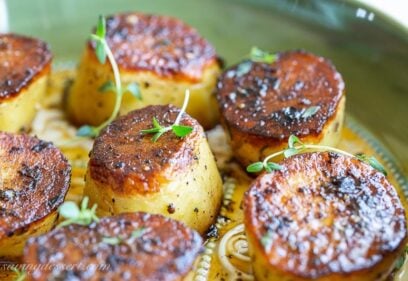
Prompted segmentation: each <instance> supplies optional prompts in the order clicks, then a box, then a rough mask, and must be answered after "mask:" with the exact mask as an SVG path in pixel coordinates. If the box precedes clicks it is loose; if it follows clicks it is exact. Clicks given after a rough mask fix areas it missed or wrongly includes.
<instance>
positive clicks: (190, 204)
mask: <svg viewBox="0 0 408 281" xmlns="http://www.w3.org/2000/svg"><path fill="white" fill-rule="evenodd" d="M179 112H180V109H178V108H176V107H174V106H172V105H167V106H164V105H160V106H158V105H156V106H148V107H146V108H143V109H139V110H135V111H132V112H130V113H128V114H127V115H124V116H121V117H119V118H117V119H116V120H115V121H114V122H112V123H111V124H110V125H109V126H108V127H107V128H106V129H104V130H103V131H102V132H101V134H100V135H99V136H98V137H97V138H96V139H95V143H94V146H93V148H92V151H91V153H90V161H89V164H88V171H87V175H86V185H85V190H84V194H85V195H86V196H89V198H90V201H91V202H92V203H97V204H98V214H100V215H113V214H118V213H122V212H134V211H143V212H150V213H160V214H163V215H165V216H168V217H171V218H173V219H177V220H181V221H183V222H184V223H186V224H187V225H188V226H190V227H192V228H194V229H196V230H198V231H199V232H200V233H203V232H205V231H206V230H207V229H208V227H209V226H210V225H211V224H212V223H213V222H214V220H215V218H216V216H217V213H218V209H219V207H220V204H221V197H222V180H221V177H220V175H219V172H218V169H217V167H216V164H215V160H214V156H213V155H212V152H211V150H210V148H209V146H208V143H207V139H206V136H205V134H204V131H203V128H202V127H201V126H200V124H198V122H197V121H196V120H194V119H193V118H192V117H190V116H189V115H187V114H185V113H184V114H183V116H182V118H181V122H180V125H184V126H191V127H192V128H193V131H192V132H191V133H190V134H188V135H187V136H185V137H183V138H180V137H177V136H176V135H175V134H174V133H172V132H167V133H165V134H163V135H162V136H161V137H160V138H159V139H158V140H157V141H156V142H153V141H152V136H153V135H144V134H143V133H142V130H144V129H150V128H152V126H153V125H152V119H153V117H155V118H157V120H158V122H159V123H160V125H161V126H163V127H167V126H169V125H172V124H173V123H174V121H175V119H176V117H177V115H178V114H179Z"/></svg>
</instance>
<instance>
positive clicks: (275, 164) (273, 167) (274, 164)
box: [265, 162, 283, 173]
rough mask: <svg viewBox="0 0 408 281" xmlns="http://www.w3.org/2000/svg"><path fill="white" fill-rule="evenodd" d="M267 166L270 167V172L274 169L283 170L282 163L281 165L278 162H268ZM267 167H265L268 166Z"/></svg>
mask: <svg viewBox="0 0 408 281" xmlns="http://www.w3.org/2000/svg"><path fill="white" fill-rule="evenodd" d="M266 167H267V168H268V170H269V171H268V172H269V173H270V172H272V171H279V170H282V169H283V167H282V166H281V165H279V164H277V163H274V162H268V163H267V164H266ZM266 167H265V168H266Z"/></svg>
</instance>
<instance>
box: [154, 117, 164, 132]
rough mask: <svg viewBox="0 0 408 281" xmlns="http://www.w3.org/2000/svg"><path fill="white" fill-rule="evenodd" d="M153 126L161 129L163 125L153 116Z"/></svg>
mask: <svg viewBox="0 0 408 281" xmlns="http://www.w3.org/2000/svg"><path fill="white" fill-rule="evenodd" d="M153 126H154V127H155V128H158V129H162V128H163V127H162V126H161V125H160V124H159V121H158V120H157V118H156V117H153Z"/></svg>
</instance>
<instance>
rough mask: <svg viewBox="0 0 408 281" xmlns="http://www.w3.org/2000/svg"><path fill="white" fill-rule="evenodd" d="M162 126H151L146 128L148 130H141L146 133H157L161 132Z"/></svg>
mask: <svg viewBox="0 0 408 281" xmlns="http://www.w3.org/2000/svg"><path fill="white" fill-rule="evenodd" d="M160 130H161V128H151V129H146V130H141V131H140V132H141V133H142V134H144V135H146V134H155V133H158V132H160Z"/></svg>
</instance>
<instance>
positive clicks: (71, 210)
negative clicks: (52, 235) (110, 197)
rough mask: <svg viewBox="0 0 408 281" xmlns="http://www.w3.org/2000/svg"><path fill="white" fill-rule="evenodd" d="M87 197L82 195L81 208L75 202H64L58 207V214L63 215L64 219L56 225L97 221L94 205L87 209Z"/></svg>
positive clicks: (84, 223)
mask: <svg viewBox="0 0 408 281" xmlns="http://www.w3.org/2000/svg"><path fill="white" fill-rule="evenodd" d="M88 202H89V198H88V197H84V199H83V200H82V203H81V209H79V207H78V206H77V204H76V203H75V202H72V201H67V202H64V203H63V204H62V205H61V206H60V207H59V209H58V211H59V214H60V215H61V216H62V217H64V218H65V219H67V220H65V221H63V222H61V223H60V224H59V225H58V227H63V226H66V225H70V224H80V225H89V224H91V223H92V222H94V221H95V222H98V221H99V218H98V217H97V216H96V207H97V205H96V204H95V205H93V206H92V208H91V209H88Z"/></svg>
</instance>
